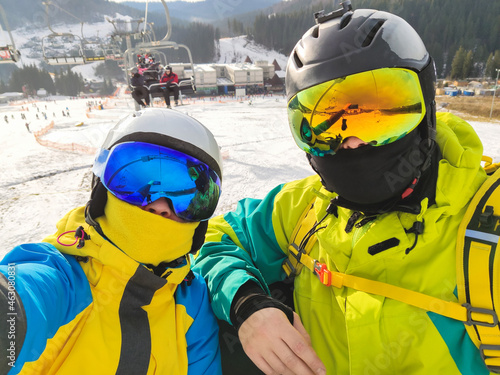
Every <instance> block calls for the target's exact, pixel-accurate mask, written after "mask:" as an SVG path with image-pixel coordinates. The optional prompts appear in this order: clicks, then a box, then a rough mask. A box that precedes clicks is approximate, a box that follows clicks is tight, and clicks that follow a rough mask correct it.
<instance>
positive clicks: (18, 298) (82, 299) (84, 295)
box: [0, 243, 92, 374]
mask: <svg viewBox="0 0 500 375" xmlns="http://www.w3.org/2000/svg"><path fill="white" fill-rule="evenodd" d="M91 302H92V296H91V292H90V286H89V283H88V280H87V278H86V276H85V274H84V272H83V270H82V268H81V266H80V265H79V264H78V262H77V261H76V260H75V258H74V257H73V256H69V255H63V254H61V253H60V252H59V251H58V250H57V249H56V248H54V247H53V246H52V245H50V244H47V243H37V244H25V245H20V246H17V247H15V248H14V249H13V250H12V251H11V252H9V253H8V254H7V255H6V256H5V257H4V258H3V259H2V260H1V261H0V303H1V306H0V311H1V312H4V314H3V315H2V316H3V317H4V316H8V317H9V319H11V322H9V324H8V325H7V326H4V325H3V324H2V325H0V350H1V352H2V353H6V352H9V353H12V354H13V356H12V357H11V358H7V362H5V356H3V355H2V356H1V358H0V373H2V374H6V373H8V374H17V373H18V372H19V371H20V370H21V368H22V366H23V365H24V363H25V362H30V361H33V360H36V359H37V358H38V357H39V356H40V354H41V353H42V352H43V351H44V349H45V346H46V342H47V340H48V339H50V338H52V337H53V336H54V334H55V333H56V332H57V330H58V329H59V327H61V326H63V325H65V324H67V323H68V322H70V321H71V320H72V319H73V318H74V317H75V316H76V315H77V314H79V313H80V312H81V311H82V310H83V309H85V308H86V307H87V306H88V305H89V304H90V303H91ZM9 314H10V315H9ZM2 319H3V318H2ZM9 337H10V338H11V339H8V338H9ZM2 361H3V362H2ZM9 371H10V372H9Z"/></svg>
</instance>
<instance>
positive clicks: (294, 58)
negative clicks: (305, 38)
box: [293, 51, 304, 68]
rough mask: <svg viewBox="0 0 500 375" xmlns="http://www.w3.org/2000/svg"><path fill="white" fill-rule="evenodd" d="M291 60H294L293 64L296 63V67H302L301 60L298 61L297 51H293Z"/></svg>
mask: <svg viewBox="0 0 500 375" xmlns="http://www.w3.org/2000/svg"><path fill="white" fill-rule="evenodd" d="M293 60H294V61H295V65H297V67H298V68H302V67H303V66H304V64H303V63H302V61H300V58H299V56H298V55H297V52H295V51H294V52H293Z"/></svg>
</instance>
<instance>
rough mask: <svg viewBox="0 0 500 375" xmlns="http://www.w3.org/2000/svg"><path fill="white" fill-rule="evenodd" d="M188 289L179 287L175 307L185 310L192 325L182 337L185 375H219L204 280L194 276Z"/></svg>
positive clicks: (216, 334) (216, 342)
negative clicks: (184, 345) (186, 360)
mask: <svg viewBox="0 0 500 375" xmlns="http://www.w3.org/2000/svg"><path fill="white" fill-rule="evenodd" d="M194 275H195V278H194V279H193V280H192V283H191V285H189V286H188V285H187V284H186V283H185V282H184V283H182V284H181V285H180V286H179V288H178V289H177V292H176V303H179V304H182V305H184V306H185V307H186V312H187V313H188V315H189V316H190V317H191V318H192V319H193V323H192V324H191V327H189V330H188V331H187V333H186V341H187V354H188V375H198V374H203V375H219V374H222V368H221V359H220V348H219V326H218V325H217V320H216V319H215V315H214V313H213V312H212V309H211V307H210V303H209V300H208V291H207V285H206V283H205V280H203V278H202V277H201V276H200V275H198V274H196V273H195V274H194Z"/></svg>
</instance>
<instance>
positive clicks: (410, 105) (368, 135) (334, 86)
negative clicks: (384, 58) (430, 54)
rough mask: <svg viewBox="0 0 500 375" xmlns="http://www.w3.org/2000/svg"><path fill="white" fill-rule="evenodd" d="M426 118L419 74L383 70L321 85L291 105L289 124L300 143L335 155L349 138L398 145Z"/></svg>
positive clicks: (315, 152)
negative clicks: (402, 138)
mask: <svg viewBox="0 0 500 375" xmlns="http://www.w3.org/2000/svg"><path fill="white" fill-rule="evenodd" d="M424 115H425V104H424V97H423V95H422V89H421V87H420V82H419V79H418V76H417V74H416V73H415V72H413V71H411V70H408V69H401V68H382V69H376V70H370V71H367V72H362V73H357V74H353V75H349V76H346V77H340V78H336V79H334V80H331V81H328V82H324V83H321V84H319V85H316V86H313V87H310V88H308V89H305V90H303V91H300V92H299V93H297V95H295V96H294V97H292V98H291V99H290V101H289V102H288V122H289V125H290V129H291V131H292V134H293V137H294V139H295V142H296V143H297V145H298V146H299V147H300V148H301V149H302V150H304V151H306V152H308V153H310V154H312V155H315V156H325V155H333V154H335V152H336V151H337V150H338V148H339V147H340V145H341V144H342V142H343V141H344V140H345V139H346V138H348V137H358V138H360V139H361V140H363V141H364V142H366V143H369V144H370V145H373V146H381V145H386V144H389V143H392V142H394V141H396V140H398V139H400V138H401V137H404V136H405V135H406V134H408V133H409V132H411V131H412V130H413V129H415V128H416V127H417V126H418V124H419V123H420V122H421V121H422V119H423V117H424Z"/></svg>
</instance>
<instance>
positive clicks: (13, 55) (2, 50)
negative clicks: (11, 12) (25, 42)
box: [0, 6, 21, 64]
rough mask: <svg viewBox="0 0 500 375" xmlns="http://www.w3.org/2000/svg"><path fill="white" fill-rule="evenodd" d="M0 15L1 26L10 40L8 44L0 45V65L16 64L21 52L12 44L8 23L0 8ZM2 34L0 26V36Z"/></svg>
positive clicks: (0, 7) (12, 39)
mask: <svg viewBox="0 0 500 375" xmlns="http://www.w3.org/2000/svg"><path fill="white" fill-rule="evenodd" d="M0 13H2V18H3V24H4V26H5V29H6V30H7V32H8V34H9V38H10V43H6V44H4V43H1V44H0V64H3V63H16V62H18V61H19V59H20V58H21V52H19V50H17V49H16V44H15V43H14V38H13V37H12V33H11V30H10V27H9V22H8V20H7V16H6V15H5V12H4V10H3V8H2V6H0ZM3 32H4V30H3V28H2V24H0V34H3Z"/></svg>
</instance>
